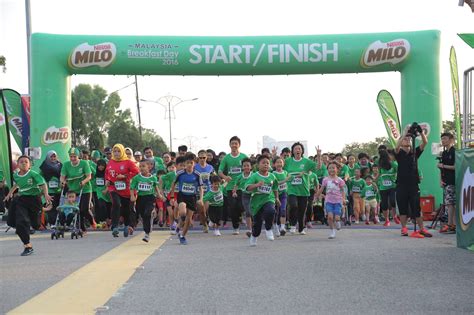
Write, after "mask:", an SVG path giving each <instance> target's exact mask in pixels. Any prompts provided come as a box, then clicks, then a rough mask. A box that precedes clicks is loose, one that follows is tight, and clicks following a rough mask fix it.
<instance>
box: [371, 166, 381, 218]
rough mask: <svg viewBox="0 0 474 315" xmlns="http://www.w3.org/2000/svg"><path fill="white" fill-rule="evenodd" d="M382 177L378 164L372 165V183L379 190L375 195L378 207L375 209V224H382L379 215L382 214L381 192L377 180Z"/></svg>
mask: <svg viewBox="0 0 474 315" xmlns="http://www.w3.org/2000/svg"><path fill="white" fill-rule="evenodd" d="M379 176H380V168H379V166H378V164H375V163H374V164H372V183H373V184H374V185H375V187H376V188H377V193H376V194H375V200H376V201H377V207H376V208H375V215H374V220H373V221H374V224H379V223H380V218H379V213H380V190H379V187H378V186H377V180H378V178H379Z"/></svg>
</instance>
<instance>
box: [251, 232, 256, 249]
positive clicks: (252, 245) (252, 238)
mask: <svg viewBox="0 0 474 315" xmlns="http://www.w3.org/2000/svg"><path fill="white" fill-rule="evenodd" d="M250 246H251V247H254V246H257V238H256V237H255V236H253V235H251V236H250Z"/></svg>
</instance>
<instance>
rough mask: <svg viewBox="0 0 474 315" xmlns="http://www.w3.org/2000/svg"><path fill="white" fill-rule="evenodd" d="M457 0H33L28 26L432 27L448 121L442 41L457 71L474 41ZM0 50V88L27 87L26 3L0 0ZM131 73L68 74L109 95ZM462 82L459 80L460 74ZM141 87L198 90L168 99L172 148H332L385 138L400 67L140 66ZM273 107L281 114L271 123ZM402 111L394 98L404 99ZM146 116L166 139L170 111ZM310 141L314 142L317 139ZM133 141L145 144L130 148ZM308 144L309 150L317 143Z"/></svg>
mask: <svg viewBox="0 0 474 315" xmlns="http://www.w3.org/2000/svg"><path fill="white" fill-rule="evenodd" d="M457 3H458V1H455V0H449V1H448V0H433V1H413V0H398V1H383V0H360V1H347V0H341V1H324V2H323V1H291V2H289V1H280V0H275V1H255V0H241V1H238V2H224V1H207V0H202V1H185V0H183V1H145V0H134V1H121V0H114V1H110V0H102V1H97V0H82V1H80V2H76V1H69V0H31V15H32V32H33V33H36V32H42V33H55V34H91V35H93V34H98V35H134V36H140V35H157V36H159V35H177V36H178V35H179V36H257V35H318V34H347V33H376V32H398V31H417V30H428V29H438V30H440V31H441V32H442V39H441V40H442V42H441V54H440V73H441V105H442V118H443V120H446V119H450V118H451V115H452V112H453V102H452V92H451V79H450V74H449V71H450V70H449V62H448V60H449V49H450V47H451V45H454V47H455V48H456V53H457V59H458V68H459V72H460V75H462V72H463V71H464V70H465V69H467V68H469V67H471V66H472V65H473V60H474V51H473V50H472V49H471V48H469V47H468V46H467V45H466V44H465V43H464V42H463V41H462V40H461V39H460V38H458V36H457V35H456V34H457V33H474V14H473V13H471V10H470V8H468V7H467V6H466V5H465V6H464V7H459V6H458V5H457ZM0 55H4V56H5V57H6V58H7V73H6V74H3V73H2V74H0V87H2V88H12V89H15V90H17V91H19V92H20V93H21V94H27V92H28V79H27V75H28V73H27V53H26V30H25V9H24V1H21V0H0ZM131 82H133V77H130V78H127V76H89V75H80V76H73V77H72V81H71V83H72V87H74V86H76V85H78V84H81V83H87V84H99V85H101V86H102V87H104V88H105V89H106V90H107V91H108V92H109V93H111V92H113V91H115V90H118V89H121V88H122V87H124V86H127V85H129V84H130V83H131ZM461 82H462V79H461ZM138 87H139V97H140V98H142V99H147V100H157V99H158V98H159V97H161V96H165V95H168V94H170V95H175V96H178V97H180V98H182V99H193V98H198V100H196V101H192V102H184V103H181V104H180V105H178V106H177V107H176V108H175V114H176V119H173V120H172V138H174V140H173V149H174V150H177V146H178V145H179V144H187V145H188V146H191V149H192V150H193V151H197V150H198V149H207V148H213V149H214V150H215V151H229V147H228V140H229V138H230V137H231V136H233V135H238V136H239V137H240V138H241V139H242V147H241V150H242V151H243V152H246V153H255V152H257V150H260V149H261V146H262V137H263V136H265V135H268V136H270V137H272V138H274V139H276V140H281V141H297V140H307V141H308V144H309V147H310V148H309V151H314V146H316V145H319V146H320V148H321V149H322V150H323V151H331V152H338V151H340V150H342V148H343V147H344V144H347V143H351V142H367V141H371V140H373V139H374V138H375V137H380V136H386V132H385V128H384V126H383V123H382V120H381V118H380V113H379V111H378V107H377V103H376V96H377V93H378V92H379V91H380V90H381V89H387V90H388V91H390V92H391V93H392V95H393V97H394V99H395V102H396V103H397V105H399V104H400V74H399V73H398V72H390V73H370V74H337V75H291V76H286V75H283V76H253V77H252V76H231V77H217V76H210V77H198V76H185V77H182V76H139V77H138ZM119 95H120V97H121V98H122V105H121V107H122V109H125V108H130V109H131V110H132V113H133V115H134V117H136V113H137V110H136V101H135V89H134V86H133V85H132V86H130V87H128V88H125V89H122V90H120V92H119ZM269 110H271V111H272V112H273V113H277V116H278V117H279V118H278V119H274V120H273V121H268V119H266V117H267V116H268V113H269ZM399 112H400V108H399ZM141 116H142V125H143V127H145V128H151V129H154V130H155V131H156V132H157V133H158V134H159V135H161V136H162V137H163V139H164V140H165V142H166V143H167V144H168V143H169V137H170V136H169V126H168V120H165V119H164V118H165V110H164V109H163V108H162V107H161V106H160V105H158V104H155V103H143V102H142V103H141ZM312 148H313V149H312ZM133 149H136V150H140V149H141V148H133ZM313 153H314V152H313Z"/></svg>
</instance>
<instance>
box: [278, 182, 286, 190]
mask: <svg viewBox="0 0 474 315" xmlns="http://www.w3.org/2000/svg"><path fill="white" fill-rule="evenodd" d="M286 188H288V185H287V184H286V183H283V184H280V185H278V190H279V191H284V190H286Z"/></svg>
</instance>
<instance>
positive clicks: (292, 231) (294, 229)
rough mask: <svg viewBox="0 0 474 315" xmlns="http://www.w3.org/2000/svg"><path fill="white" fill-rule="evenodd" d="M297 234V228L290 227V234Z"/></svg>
mask: <svg viewBox="0 0 474 315" xmlns="http://www.w3.org/2000/svg"><path fill="white" fill-rule="evenodd" d="M295 233H296V226H292V227H290V234H295Z"/></svg>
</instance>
